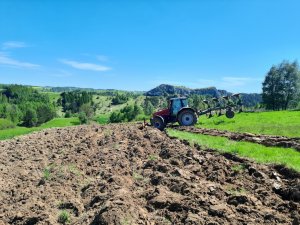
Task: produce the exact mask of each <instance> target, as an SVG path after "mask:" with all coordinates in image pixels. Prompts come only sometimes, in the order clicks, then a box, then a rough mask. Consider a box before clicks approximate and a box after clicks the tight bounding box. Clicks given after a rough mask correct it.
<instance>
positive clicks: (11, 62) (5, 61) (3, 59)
mask: <svg viewBox="0 0 300 225" xmlns="http://www.w3.org/2000/svg"><path fill="white" fill-rule="evenodd" d="M1 64H2V65H6V66H13V67H18V68H27V69H34V68H38V67H40V65H37V64H33V63H29V62H21V61H19V60H16V59H12V58H10V57H8V56H7V55H5V54H4V53H1V52H0V65H1Z"/></svg>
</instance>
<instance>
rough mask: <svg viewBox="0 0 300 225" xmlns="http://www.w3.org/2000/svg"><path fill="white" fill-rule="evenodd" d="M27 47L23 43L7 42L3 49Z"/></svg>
mask: <svg viewBox="0 0 300 225" xmlns="http://www.w3.org/2000/svg"><path fill="white" fill-rule="evenodd" d="M25 47H27V45H26V44H25V43H24V42H21V41H7V42H4V43H3V44H2V49H4V50H5V49H11V48H25Z"/></svg>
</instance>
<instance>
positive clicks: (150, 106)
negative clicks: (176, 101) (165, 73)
mask: <svg viewBox="0 0 300 225" xmlns="http://www.w3.org/2000/svg"><path fill="white" fill-rule="evenodd" d="M154 110H155V109H154V106H153V104H152V103H151V101H150V98H146V99H145V102H144V113H145V115H151V114H152V113H154Z"/></svg>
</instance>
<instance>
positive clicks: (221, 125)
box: [196, 111, 300, 137]
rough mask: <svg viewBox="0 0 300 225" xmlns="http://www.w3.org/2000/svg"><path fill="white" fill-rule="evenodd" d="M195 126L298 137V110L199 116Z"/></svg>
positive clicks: (299, 128) (299, 116)
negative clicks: (210, 116)
mask: <svg viewBox="0 0 300 225" xmlns="http://www.w3.org/2000/svg"><path fill="white" fill-rule="evenodd" d="M196 126H197V127H205V128H216V129H219V130H228V131H235V132H249V133H256V134H271V135H282V136H287V137H300V111H279V112H277V111H276V112H257V113H240V114H236V116H235V117H234V118H233V119H227V118H226V117H225V116H222V117H213V118H210V119H207V118H206V117H205V116H202V117H200V118H199V122H198V124H197V125H196Z"/></svg>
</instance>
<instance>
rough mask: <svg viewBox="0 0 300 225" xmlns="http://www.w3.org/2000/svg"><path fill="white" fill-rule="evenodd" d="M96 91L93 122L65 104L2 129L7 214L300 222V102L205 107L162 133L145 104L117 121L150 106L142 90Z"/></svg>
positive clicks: (17, 218) (20, 218)
mask: <svg viewBox="0 0 300 225" xmlns="http://www.w3.org/2000/svg"><path fill="white" fill-rule="evenodd" d="M43 94H45V95H48V96H49V98H50V100H51V101H52V102H57V101H58V99H59V98H60V94H59V93H52V92H49V91H47V92H43ZM92 100H93V102H94V106H95V107H96V108H95V109H96V110H95V115H94V117H93V118H92V120H91V121H90V122H89V125H80V120H79V118H78V114H76V113H75V114H72V115H74V117H70V118H65V114H66V112H64V111H63V106H60V107H57V112H58V113H57V114H58V116H59V117H57V118H54V119H52V120H50V121H48V122H46V123H43V124H41V125H40V126H36V127H30V128H27V127H23V126H20V125H18V126H15V127H14V128H9V129H3V130H0V140H3V141H0V163H1V165H2V166H1V180H0V184H1V189H0V191H1V193H3V194H2V195H1V199H0V200H1V201H0V215H1V216H2V217H0V221H1V220H2V221H3V222H4V223H9V224H39V223H41V224H43V223H49V224H55V223H61V224H66V223H70V224H145V223H149V224H199V223H200V224H205V223H210V222H211V223H215V222H217V223H219V224H226V223H232V224H239V223H243V224H251V223H253V224H278V223H280V224H290V223H298V221H299V220H298V211H299V209H300V206H299V201H300V195H299V193H300V190H299V177H300V175H299V173H300V151H299V149H300V148H299V147H300V141H299V137H300V133H299V124H300V123H299V122H300V121H299V116H300V114H299V111H280V112H256V113H240V114H237V115H236V117H235V118H233V119H227V118H226V117H224V116H223V117H216V116H213V117H212V118H210V119H208V118H206V117H205V116H201V117H200V118H199V121H198V123H197V124H196V126H195V127H179V126H178V125H177V124H174V125H170V126H168V128H167V130H166V132H161V131H159V130H157V129H154V128H152V127H143V126H142V124H141V122H137V121H139V120H143V119H144V118H147V119H149V115H148V116H146V115H145V114H144V112H143V111H141V112H140V113H139V114H138V115H137V116H136V117H135V119H134V120H133V121H132V122H131V123H128V122H127V121H126V120H125V121H122V122H123V123H120V124H112V123H110V116H111V114H112V113H114V112H117V113H119V112H122V110H123V109H124V108H125V109H126V108H130V107H131V108H134V107H135V106H138V107H140V108H143V106H144V101H145V96H142V95H137V96H131V97H129V98H128V99H127V100H126V101H125V102H122V103H120V104H112V102H113V96H106V95H102V94H100V93H93V95H92ZM156 101H157V102H159V103H160V106H162V105H161V103H163V102H164V101H165V99H164V98H159V99H156ZM128 106H130V107H128ZM155 110H157V109H155ZM1 121H5V122H6V124H4V125H3V127H5V126H7V127H10V126H13V125H14V124H11V123H8V122H7V120H4V119H2V120H1ZM49 128H51V129H49ZM33 132H34V133H33ZM30 133H32V134H30ZM270 135H275V136H270ZM281 136H283V137H281ZM13 137H17V138H14V139H12V140H9V139H11V138H13ZM10 190H14V193H12V192H10ZM257 190H259V191H257ZM124 196H126V197H124ZM199 199H200V200H199ZM270 215H272V216H270Z"/></svg>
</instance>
